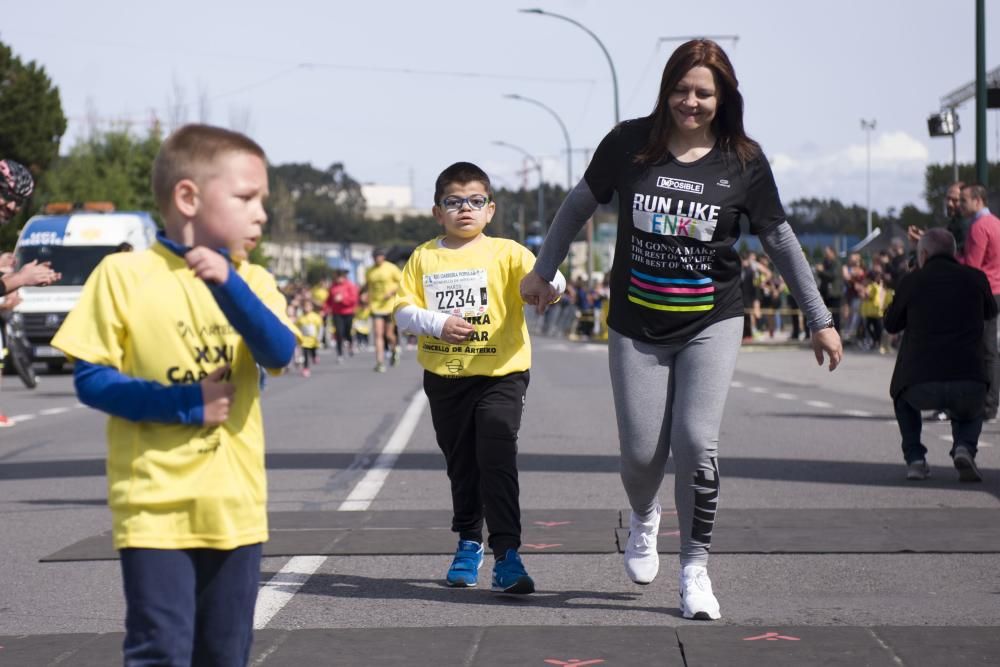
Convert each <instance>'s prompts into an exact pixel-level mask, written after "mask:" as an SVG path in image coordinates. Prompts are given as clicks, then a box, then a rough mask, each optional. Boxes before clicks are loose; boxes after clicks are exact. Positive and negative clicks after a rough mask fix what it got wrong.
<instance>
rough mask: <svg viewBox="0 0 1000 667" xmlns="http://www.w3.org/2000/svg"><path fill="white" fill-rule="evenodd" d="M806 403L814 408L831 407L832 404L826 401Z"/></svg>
mask: <svg viewBox="0 0 1000 667" xmlns="http://www.w3.org/2000/svg"><path fill="white" fill-rule="evenodd" d="M806 405H811V406H812V407H814V408H832V407H833V405H831V404H830V403H827V402H826V401H806Z"/></svg>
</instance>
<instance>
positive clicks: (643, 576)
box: [625, 503, 660, 585]
mask: <svg viewBox="0 0 1000 667" xmlns="http://www.w3.org/2000/svg"><path fill="white" fill-rule="evenodd" d="M659 532H660V504H659V503H657V504H656V507H655V508H654V509H653V518H652V519H650V520H649V521H642V520H641V518H640V517H639V515H638V514H636V513H635V512H632V517H631V519H630V520H629V533H628V542H627V543H626V544H625V573H626V574H628V578H629V579H631V580H632V581H634V582H635V583H637V584H643V585H645V584H648V583H651V582H652V581H653V579H655V578H656V573H657V572H659V570H660V554H658V553H657V552H656V535H657V533H659Z"/></svg>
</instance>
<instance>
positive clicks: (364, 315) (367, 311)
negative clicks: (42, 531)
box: [351, 306, 372, 336]
mask: <svg viewBox="0 0 1000 667" xmlns="http://www.w3.org/2000/svg"><path fill="white" fill-rule="evenodd" d="M371 316H372V309H371V308H369V307H368V306H364V307H362V308H359V309H358V312H357V313H356V314H355V315H354V319H353V320H352V322H351V328H352V329H353V330H354V331H352V332H351V333H355V332H357V333H359V334H361V335H363V336H367V335H368V334H369V333H371V330H372V327H371V319H370V318H371Z"/></svg>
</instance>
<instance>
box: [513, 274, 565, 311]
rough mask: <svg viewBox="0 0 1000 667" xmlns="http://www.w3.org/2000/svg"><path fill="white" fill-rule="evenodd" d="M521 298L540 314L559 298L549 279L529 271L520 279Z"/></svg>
mask: <svg viewBox="0 0 1000 667" xmlns="http://www.w3.org/2000/svg"><path fill="white" fill-rule="evenodd" d="M521 300H522V301H524V302H525V303H526V304H528V305H529V306H534V307H535V311H536V312H537V313H538V314H539V315H541V314H543V313H544V312H545V309H546V308H548V307H549V306H550V305H551V304H553V303H555V302H556V301H558V300H559V293H558V292H557V291H556V288H555V287H553V286H552V285H551V284H550V283H549V281H547V280H545V278H542V277H541V276H540V275H538V274H537V273H535V272H534V271H531V272H529V273H528V275H526V276H525V277H524V278H523V279H522V280H521Z"/></svg>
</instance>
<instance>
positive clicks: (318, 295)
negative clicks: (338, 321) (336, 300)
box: [309, 285, 330, 308]
mask: <svg viewBox="0 0 1000 667" xmlns="http://www.w3.org/2000/svg"><path fill="white" fill-rule="evenodd" d="M309 296H310V297H311V298H312V302H313V304H314V305H315V306H316V307H317V308H322V307H323V304H325V303H326V298H327V297H328V296H330V290H328V289H327V288H325V287H323V286H322V285H316V286H315V287H313V288H312V289H311V290H309Z"/></svg>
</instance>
